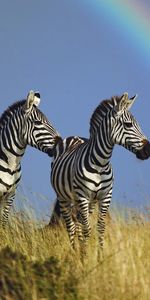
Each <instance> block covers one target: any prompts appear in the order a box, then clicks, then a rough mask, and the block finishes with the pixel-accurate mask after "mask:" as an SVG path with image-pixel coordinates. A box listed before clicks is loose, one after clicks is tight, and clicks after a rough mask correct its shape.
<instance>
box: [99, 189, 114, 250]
mask: <svg viewBox="0 0 150 300" xmlns="http://www.w3.org/2000/svg"><path fill="white" fill-rule="evenodd" d="M111 197H112V188H111V190H110V191H109V193H108V194H107V195H106V196H105V198H104V199H101V200H100V202H99V216H98V224H97V227H98V235H99V243H100V246H101V247H103V243H104V234H105V222H106V214H107V211H108V208H109V205H110V201H111Z"/></svg>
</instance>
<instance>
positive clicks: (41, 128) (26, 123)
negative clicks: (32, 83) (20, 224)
mask: <svg viewBox="0 0 150 300" xmlns="http://www.w3.org/2000/svg"><path fill="white" fill-rule="evenodd" d="M39 103H40V94H39V93H36V92H33V91H30V92H29V94H28V96H27V99H26V100H22V101H19V102H16V103H14V104H13V105H12V106H10V107H9V108H8V109H7V110H6V111H5V112H4V113H3V114H2V116H1V118H0V220H1V223H2V225H3V226H4V225H5V223H6V221H7V218H8V214H9V210H10V207H11V205H12V202H13V199H14V197H15V192H16V188H17V185H18V183H19V181H20V179H21V159H22V156H23V155H24V153H25V149H26V146H27V145H30V146H32V147H35V148H37V149H39V150H40V151H43V152H45V153H47V154H48V155H49V156H53V149H54V146H55V144H56V143H57V142H58V140H59V138H60V137H59V134H58V132H57V131H56V130H55V129H54V127H53V126H52V124H51V123H50V122H49V121H48V119H47V118H46V116H45V115H44V114H43V113H42V112H41V111H40V110H39V109H38V105H39Z"/></svg>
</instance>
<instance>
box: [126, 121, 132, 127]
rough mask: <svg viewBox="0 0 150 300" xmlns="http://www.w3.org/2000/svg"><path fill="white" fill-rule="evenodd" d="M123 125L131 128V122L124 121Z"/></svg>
mask: <svg viewBox="0 0 150 300" xmlns="http://www.w3.org/2000/svg"><path fill="white" fill-rule="evenodd" d="M124 125H125V127H127V128H131V127H132V126H133V125H132V123H131V122H124Z"/></svg>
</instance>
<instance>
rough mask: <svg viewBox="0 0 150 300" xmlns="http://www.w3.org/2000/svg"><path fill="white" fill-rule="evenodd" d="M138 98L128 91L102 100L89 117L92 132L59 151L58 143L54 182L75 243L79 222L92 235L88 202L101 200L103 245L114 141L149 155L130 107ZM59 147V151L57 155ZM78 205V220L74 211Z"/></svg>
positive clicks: (145, 156)
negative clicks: (85, 138)
mask: <svg viewBox="0 0 150 300" xmlns="http://www.w3.org/2000/svg"><path fill="white" fill-rule="evenodd" d="M135 99H136V95H135V96H134V97H132V98H129V97H128V93H124V94H123V95H121V96H114V97H111V98H110V99H107V100H103V101H102V102H101V103H100V104H99V105H98V106H97V108H96V109H95V110H94V112H93V114H92V116H91V119H90V136H89V139H87V140H86V141H84V142H83V143H81V142H79V143H78V145H76V146H75V147H68V149H66V151H64V152H62V153H61V151H60V148H61V144H62V141H61V142H60V143H59V142H58V144H57V145H56V149H55V153H56V154H55V155H54V158H53V162H52V169H51V183H52V186H53V188H54V190H55V192H56V195H57V199H58V200H59V205H60V211H61V214H62V216H63V218H64V221H65V223H66V227H67V231H68V235H69V239H70V242H71V244H72V245H74V238H75V233H76V231H77V228H78V223H79V224H81V227H82V236H83V241H84V242H86V240H87V239H88V237H89V235H90V231H91V227H90V222H89V206H90V205H91V206H94V205H95V202H97V203H98V207H99V209H98V222H97V228H98V238H99V244H100V246H101V247H103V243H104V233H105V219H106V214H107V211H108V208H109V205H110V202H111V198H112V188H113V181H114V176H113V170H112V166H111V163H110V158H111V156H112V151H113V147H114V145H115V144H118V145H122V146H123V147H124V148H126V149H127V150H129V151H131V152H132V153H134V154H135V155H136V157H137V158H138V159H140V160H144V159H148V158H149V156H150V143H149V141H148V140H147V138H146V137H145V135H144V134H143V133H142V131H141V129H140V127H139V125H138V123H137V121H136V119H135V118H134V117H133V115H132V114H131V113H130V111H129V109H130V107H131V106H132V104H133V103H134V101H135ZM59 151H60V155H58V153H59ZM72 203H74V204H75V205H76V206H77V211H78V212H79V213H78V222H75V221H74V219H73V217H72V214H71V204H72Z"/></svg>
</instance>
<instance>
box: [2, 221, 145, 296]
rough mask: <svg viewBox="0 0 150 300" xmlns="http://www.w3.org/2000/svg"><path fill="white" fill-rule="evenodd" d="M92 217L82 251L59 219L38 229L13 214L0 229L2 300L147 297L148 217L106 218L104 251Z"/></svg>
mask: <svg viewBox="0 0 150 300" xmlns="http://www.w3.org/2000/svg"><path fill="white" fill-rule="evenodd" d="M95 220H96V218H95V217H94V218H93V219H92V225H93V231H92V235H91V238H90V240H89V242H88V244H87V249H86V254H83V251H81V249H80V247H79V243H78V241H76V247H75V250H73V249H72V248H71V246H70V244H69V241H68V236H67V234H66V230H65V228H64V226H63V224H61V225H60V227H56V228H45V229H41V228H40V227H39V226H37V224H36V222H34V221H33V220H25V219H24V218H22V217H21V216H19V217H18V216H14V217H13V218H12V220H11V223H10V224H11V225H9V226H8V228H7V229H6V230H5V231H4V230H2V229H1V230H0V237H1V238H0V300H1V299H2V300H3V299H4V300H9V299H10V300H17V299H23V300H24V299H26V300H30V299H31V300H39V299H41V300H46V299H52V300H55V299H58V300H61V299H67V300H70V299H77V300H78V299H79V300H88V299H89V300H99V299H100V300H103V299H106V300H108V299H111V300H113V299H114V300H118V299H120V300H124V299H128V300H130V299H131V300H133V299H138V300H148V299H150V262H149V261H150V260H149V249H150V222H148V221H147V222H146V221H143V220H142V222H141V220H140V219H139V220H138V217H137V218H136V220H134V221H133V220H130V221H128V222H127V221H124V220H123V219H122V218H119V217H118V218H117V219H116V220H115V221H110V222H109V224H108V225H107V230H106V235H105V244H104V249H103V252H102V251H100V249H99V245H98V241H97V233H96V221H95Z"/></svg>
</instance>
